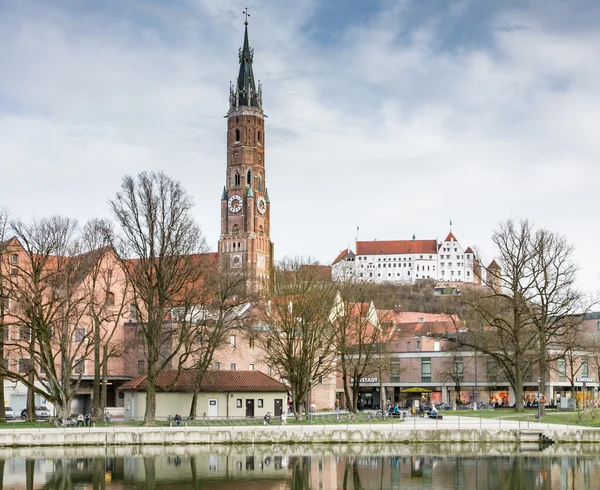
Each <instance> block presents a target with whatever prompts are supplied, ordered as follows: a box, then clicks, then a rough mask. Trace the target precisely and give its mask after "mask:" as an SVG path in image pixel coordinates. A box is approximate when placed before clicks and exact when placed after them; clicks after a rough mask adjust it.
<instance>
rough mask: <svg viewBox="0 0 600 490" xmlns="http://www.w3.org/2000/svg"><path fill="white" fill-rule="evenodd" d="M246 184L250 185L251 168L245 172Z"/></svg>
mask: <svg viewBox="0 0 600 490" xmlns="http://www.w3.org/2000/svg"><path fill="white" fill-rule="evenodd" d="M246 184H248V185H252V170H248V173H247V174H246Z"/></svg>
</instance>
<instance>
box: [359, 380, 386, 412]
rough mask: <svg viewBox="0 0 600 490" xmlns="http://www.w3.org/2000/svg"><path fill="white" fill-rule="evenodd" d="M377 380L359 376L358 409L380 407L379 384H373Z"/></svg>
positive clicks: (376, 408)
mask: <svg viewBox="0 0 600 490" xmlns="http://www.w3.org/2000/svg"><path fill="white" fill-rule="evenodd" d="M378 382H379V379H378V378H361V380H360V382H359V385H358V409H359V410H378V409H379V408H380V405H381V400H380V398H381V397H380V391H379V386H373V384H374V383H378Z"/></svg>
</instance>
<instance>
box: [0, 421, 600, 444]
mask: <svg viewBox="0 0 600 490" xmlns="http://www.w3.org/2000/svg"><path fill="white" fill-rule="evenodd" d="M331 443H334V444H340V443H346V444H356V443H363V444H370V443H424V444H427V443H471V444H472V443H488V444H497V443H503V444H525V443H540V444H542V443H587V444H600V429H594V428H587V427H578V426H568V425H558V424H542V423H537V422H519V421H504V420H493V419H478V418H472V417H459V416H447V417H444V419H443V420H435V419H428V418H411V419H408V420H406V421H403V422H394V423H389V424H388V423H383V422H377V423H373V424H369V423H325V424H317V423H313V424H305V425H296V424H294V425H255V426H247V425H231V426H228V425H200V426H198V425H194V426H185V425H183V426H179V427H168V426H164V427H161V426H158V427H137V426H136V427H133V426H126V425H119V424H113V425H111V426H107V427H66V428H42V427H41V426H40V427H39V428H24V429H19V428H18V426H17V424H15V427H14V428H13V429H8V428H7V429H3V430H0V447H31V446H122V445H187V444H189V445H193V444H201V445H204V444H217V445H218V444H331Z"/></svg>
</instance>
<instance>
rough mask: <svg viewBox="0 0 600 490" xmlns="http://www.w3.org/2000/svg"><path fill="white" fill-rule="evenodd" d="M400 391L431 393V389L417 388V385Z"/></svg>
mask: <svg viewBox="0 0 600 490" xmlns="http://www.w3.org/2000/svg"><path fill="white" fill-rule="evenodd" d="M401 393H431V390H428V389H427V388H418V387H416V386H415V387H413V388H406V389H405V390H402V391H401Z"/></svg>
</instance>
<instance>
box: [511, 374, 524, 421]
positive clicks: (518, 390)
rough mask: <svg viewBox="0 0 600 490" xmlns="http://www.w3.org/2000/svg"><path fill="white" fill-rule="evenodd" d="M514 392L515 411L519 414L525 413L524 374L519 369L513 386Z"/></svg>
mask: <svg viewBox="0 0 600 490" xmlns="http://www.w3.org/2000/svg"><path fill="white" fill-rule="evenodd" d="M513 391H514V392H515V410H516V411H517V412H522V411H523V372H522V371H521V369H520V368H519V367H517V369H516V373H515V384H514V385H513Z"/></svg>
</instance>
